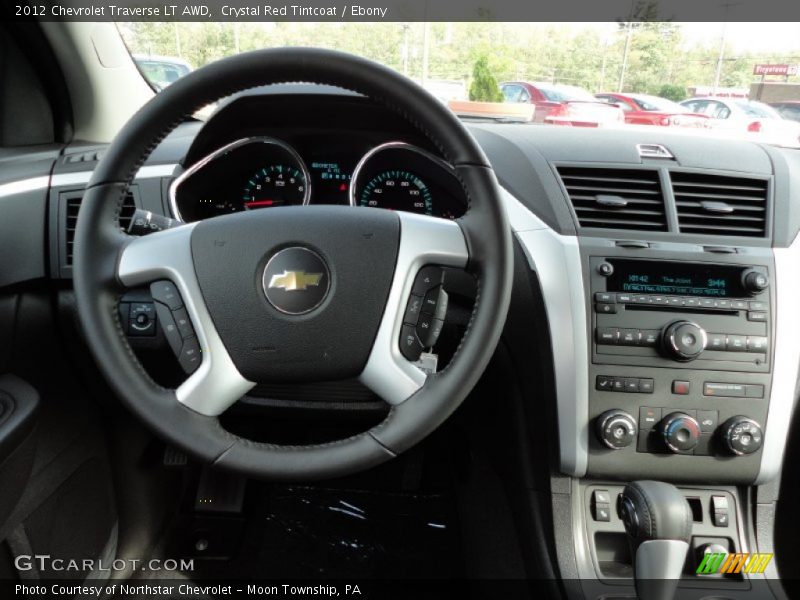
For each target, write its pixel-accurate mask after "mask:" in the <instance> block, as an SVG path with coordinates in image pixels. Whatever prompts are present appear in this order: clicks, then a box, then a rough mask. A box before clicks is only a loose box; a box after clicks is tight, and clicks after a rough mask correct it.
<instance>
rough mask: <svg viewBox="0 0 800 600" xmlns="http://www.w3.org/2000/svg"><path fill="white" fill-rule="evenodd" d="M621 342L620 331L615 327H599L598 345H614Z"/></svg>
mask: <svg viewBox="0 0 800 600" xmlns="http://www.w3.org/2000/svg"><path fill="white" fill-rule="evenodd" d="M618 340H619V330H618V329H615V328H614V327H598V328H597V343H598V344H606V345H614V344H616V343H617V341H618Z"/></svg>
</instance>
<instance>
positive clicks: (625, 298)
mask: <svg viewBox="0 0 800 600" xmlns="http://www.w3.org/2000/svg"><path fill="white" fill-rule="evenodd" d="M633 301H634V300H633V296H632V295H631V294H617V302H633Z"/></svg>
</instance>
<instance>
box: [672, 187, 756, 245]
mask: <svg viewBox="0 0 800 600" xmlns="http://www.w3.org/2000/svg"><path fill="white" fill-rule="evenodd" d="M670 177H671V178H672V192H673V194H674V195H675V204H676V208H677V212H678V226H679V229H680V231H681V233H695V234H703V235H735V236H747V237H764V236H765V235H766V233H767V198H768V182H767V180H765V179H753V178H749V177H728V176H723V175H707V174H705V173H683V172H677V171H672V172H670Z"/></svg>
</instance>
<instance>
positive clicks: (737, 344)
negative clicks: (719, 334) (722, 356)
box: [727, 335, 747, 352]
mask: <svg viewBox="0 0 800 600" xmlns="http://www.w3.org/2000/svg"><path fill="white" fill-rule="evenodd" d="M727 347H728V352H747V336H744V335H728V346H727Z"/></svg>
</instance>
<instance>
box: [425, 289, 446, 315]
mask: <svg viewBox="0 0 800 600" xmlns="http://www.w3.org/2000/svg"><path fill="white" fill-rule="evenodd" d="M447 301H448V297H447V292H445V291H444V288H443V287H442V286H441V285H437V286H436V287H435V288H433V289H432V290H430V291H428V293H427V294H425V298H424V299H423V301H422V312H424V313H428V314H429V315H433V316H434V317H436V318H437V319H444V316H445V314H447Z"/></svg>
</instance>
